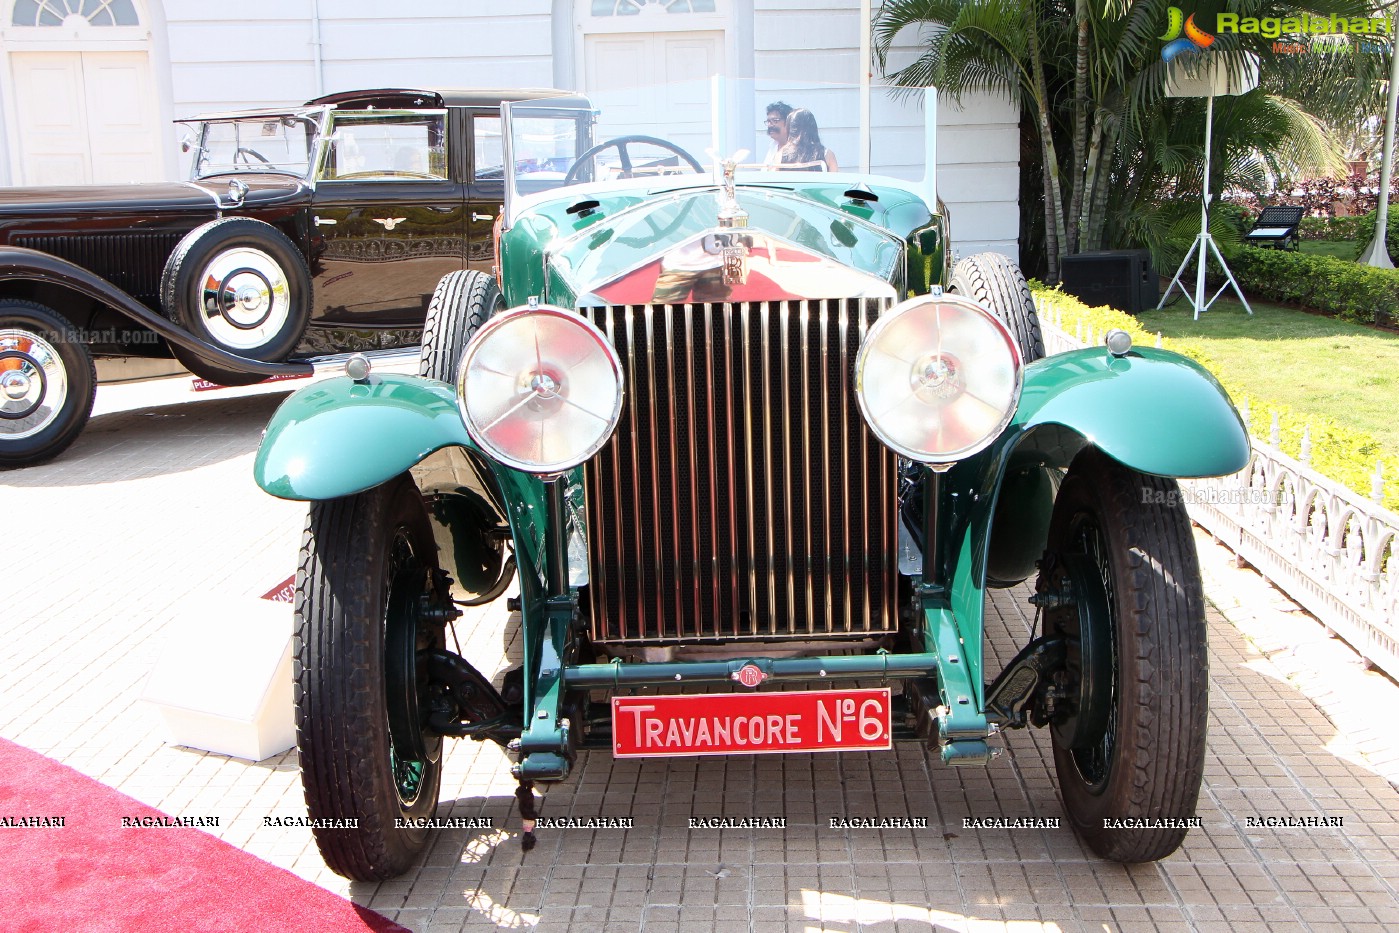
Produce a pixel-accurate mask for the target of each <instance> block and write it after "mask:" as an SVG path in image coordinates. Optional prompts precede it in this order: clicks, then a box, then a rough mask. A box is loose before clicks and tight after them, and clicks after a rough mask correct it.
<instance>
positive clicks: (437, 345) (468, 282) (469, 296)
mask: <svg viewBox="0 0 1399 933" xmlns="http://www.w3.org/2000/svg"><path fill="white" fill-rule="evenodd" d="M504 307H505V299H504V298H502V297H501V294H500V286H498V285H497V284H496V281H495V277H494V276H491V275H487V274H486V273H484V272H478V271H477V270H475V269H463V270H460V271H457V272H449V273H447V274H446V275H444V276H443V277H442V281H440V282H438V283H437V288H436V289H434V290H433V293H432V303H431V304H430V305H429V306H428V309H427V321H426V322H425V323H424V324H423V345H422V347H421V349H419V351H418V375H420V376H426V377H427V378H429V379H439V380H441V381H442V382H449V383H453V384H455V383H456V381H457V367H458V366H459V365H460V364H461V355H462V351H464V350H465V349H466V344H467V342H468V341H469V340H471V338H472V336H473V335H474V334H475V333H476V331H477V330H479V329H480V327H481V325H482V324H484V323H486V321H487V320H489V319H490V318H491V316H492V315H495V314H497V313H499V312H500V311H501V310H502V309H504Z"/></svg>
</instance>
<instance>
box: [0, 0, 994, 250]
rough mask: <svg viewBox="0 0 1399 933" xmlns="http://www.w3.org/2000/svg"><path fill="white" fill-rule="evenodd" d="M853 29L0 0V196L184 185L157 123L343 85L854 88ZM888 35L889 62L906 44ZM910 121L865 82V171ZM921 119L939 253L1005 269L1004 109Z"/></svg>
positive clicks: (786, 21)
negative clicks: (930, 146)
mask: <svg viewBox="0 0 1399 933" xmlns="http://www.w3.org/2000/svg"><path fill="white" fill-rule="evenodd" d="M875 6H876V8H877V6H878V4H877V2H876V3H875ZM861 23H862V14H861V4H860V3H859V2H858V0H399V2H397V3H385V2H383V0H241V2H239V3H237V4H226V3H215V2H211V0H0V186H6V185H57V184H87V183H100V182H127V181H153V180H160V179H173V178H179V177H183V174H184V166H183V164H182V162H181V158H180V154H179V137H180V134H181V131H180V129H179V128H178V127H177V126H176V124H175V123H174V121H175V120H177V119H181V118H187V117H190V116H193V115H195V114H198V113H202V112H209V111H226V110H234V109H244V108H250V107H265V106H284V105H290V104H298V103H302V102H304V101H306V100H309V99H311V98H313V97H317V96H320V95H321V94H326V93H332V92H335V91H343V90H350V89H355V88H370V87H409V88H416V87H422V88H463V87H482V88H489V87H556V88H561V89H566V90H576V91H581V92H583V93H588V92H589V91H590V90H597V89H600V87H601V86H603V85H610V86H613V87H615V86H616V82H617V81H618V80H619V77H620V76H628V77H631V78H633V79H634V81H633V83H634V84H635V85H636V86H639V87H640V86H646V85H655V84H660V83H662V82H664V81H667V80H674V79H677V78H678V79H690V78H694V77H697V76H701V75H708V74H727V75H731V76H735V77H745V78H748V77H752V78H757V79H760V80H774V79H776V80H790V81H793V82H797V81H811V82H833V83H848V84H858V83H859V81H860V79H861V42H860V36H861ZM900 38H901V40H904V41H903V44H902V46H901V47H898V48H896V49H895V53H894V63H895V64H898V63H899V62H901V61H906V60H907V59H908V58H909V57H910V56H911V55H912V54H913V51H914V49H915V48H916V46H915V43H916V42H917V38H918V37H917V36H916V35H914V34H913V32H912V31H909V32H906V33H905V35H904V36H901V37H900ZM761 118H762V115H761V114H758V115H757V117H756V119H757V120H758V121H759V122H761ZM921 120H922V116H921V114H920V113H919V112H918V111H917V109H916V108H915V107H912V106H910V105H907V104H900V103H897V102H895V101H894V100H892V99H890V98H889V97H888V96H887V95H886V93H885V92H884V91H882V90H880V89H879V88H877V87H876V88H875V90H874V91H873V98H872V103H871V122H872V123H873V124H874V125H875V126H876V127H879V128H881V129H884V130H888V129H891V128H894V129H896V128H898V127H902V126H907V127H908V129H909V132H908V133H905V134H899V137H898V138H899V139H900V140H906V144H901V145H899V146H897V147H892V148H896V149H898V150H899V151H897V152H889V151H887V149H888V148H891V147H885V150H882V151H878V152H875V153H874V154H873V161H874V166H873V167H874V168H875V169H876V170H878V171H886V172H888V173H890V174H895V175H899V176H903V177H910V178H913V177H919V176H921V175H922V174H923V163H924V158H923V142H922V136H921V134H920V133H918V132H914V127H916V126H917V125H918V124H919V123H920V122H921ZM938 126H939V133H938V145H937V163H938V188H939V193H940V194H941V196H942V198H943V200H944V201H946V202H947V204H948V207H949V209H950V213H951V215H952V238H953V245H954V248H955V249H956V250H957V251H958V252H959V253H961V254H963V255H968V254H970V253H973V252H977V251H979V250H982V249H995V250H998V251H1000V252H1004V253H1007V254H1008V255H1010V256H1012V257H1017V258H1018V250H1017V235H1018V228H1019V217H1020V214H1019V210H1020V209H1019V203H1018V178H1019V162H1018V159H1019V130H1018V119H1017V114H1016V112H1015V109H1014V108H1013V107H1011V106H1010V104H1009V103H1007V102H1006V101H1004V100H1002V99H992V98H986V97H978V98H968V99H966V100H965V101H964V106H963V107H962V108H961V109H958V108H956V107H954V106H953V105H952V103H951V102H950V101H943V102H942V104H941V106H940V108H939V113H938ZM853 133H854V130H853V129H851V130H850V131H849V132H847V133H845V134H844V135H842V131H841V130H840V129H838V128H837V129H834V130H833V132H832V134H831V135H830V136H829V137H827V138H826V141H827V142H828V143H830V144H831V145H832V148H833V149H835V150H836V151H837V152H838V153H839V152H851V151H853V150H854V149H855V148H856V146H855V137H854V136H853V135H851V134H853ZM823 137H826V132H825V129H824V125H823ZM854 161H855V160H852V159H849V158H843V159H842V162H843V167H847V168H854V167H856V166H855V164H854ZM4 196H5V195H4V190H3V187H0V199H3V198H4Z"/></svg>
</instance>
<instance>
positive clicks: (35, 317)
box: [0, 299, 97, 467]
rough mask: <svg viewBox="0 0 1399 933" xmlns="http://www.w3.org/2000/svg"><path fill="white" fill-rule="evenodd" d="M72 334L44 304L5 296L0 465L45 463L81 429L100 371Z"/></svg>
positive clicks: (0, 329)
mask: <svg viewBox="0 0 1399 933" xmlns="http://www.w3.org/2000/svg"><path fill="white" fill-rule="evenodd" d="M73 336H74V335H73V327H72V325H71V324H69V323H68V321H67V320H65V319H64V318H62V317H61V316H59V315H58V314H57V313H55V312H54V311H52V310H51V309H49V308H47V307H45V306H44V305H41V304H37V303H35V302H32V301H19V300H17V299H3V300H0V467H19V466H32V465H34V464H36V463H43V462H44V461H45V460H50V459H52V458H53V457H56V456H58V455H59V454H61V453H63V451H65V450H67V449H68V445H70V444H72V443H73V441H75V440H77V439H78V435H79V434H80V433H82V430H83V426H84V425H85V424H87V419H88V416H89V415H90V414H92V402H93V399H94V398H95V397H96V394H97V372H96V369H95V368H94V365H93V362H92V354H91V353H89V352H88V349H87V346H86V345H85V344H83V343H80V342H78V341H77V340H74V339H72V337H73Z"/></svg>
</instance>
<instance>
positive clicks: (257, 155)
mask: <svg viewBox="0 0 1399 933" xmlns="http://www.w3.org/2000/svg"><path fill="white" fill-rule="evenodd" d="M239 156H243V161H244V162H246V163H248V164H249V165H252V164H253V163H252V159H249V158H248V156H252V157H253V159H257V160H258V161H259V162H261V163H262V164H263V165H271V164H272V160H271V159H269V158H267V156H265V155H263V154H262V153H261V152H258V151H257V150H256V149H249V148H248V147H246V146H239V147H238V148H237V149H235V150H234V151H233V162H234V164H235V165H236V164H237V163H238V157H239Z"/></svg>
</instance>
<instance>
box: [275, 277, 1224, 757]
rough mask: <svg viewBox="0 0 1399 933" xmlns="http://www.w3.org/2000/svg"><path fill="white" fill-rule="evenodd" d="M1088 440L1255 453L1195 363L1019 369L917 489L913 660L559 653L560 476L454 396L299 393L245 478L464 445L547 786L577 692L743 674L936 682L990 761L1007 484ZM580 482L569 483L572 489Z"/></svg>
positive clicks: (1156, 457)
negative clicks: (1004, 395)
mask: <svg viewBox="0 0 1399 933" xmlns="http://www.w3.org/2000/svg"><path fill="white" fill-rule="evenodd" d="M526 284H527V283H526ZM1089 444H1092V445H1096V446H1097V447H1099V448H1101V449H1102V450H1103V451H1104V452H1105V453H1107V454H1108V455H1110V456H1112V457H1113V458H1115V459H1116V460H1118V461H1120V462H1121V463H1123V464H1125V465H1126V466H1128V467H1131V468H1133V469H1136V470H1139V471H1141V472H1143V473H1151V474H1158V475H1162V476H1172V477H1206V476H1220V475H1224V474H1228V473H1233V472H1235V471H1237V470H1239V469H1242V468H1243V467H1244V466H1245V465H1246V464H1247V462H1248V457H1249V442H1248V437H1247V434H1246V433H1245V430H1244V427H1243V423H1242V421H1241V420H1240V418H1239V416H1238V414H1237V412H1236V411H1235V410H1234V407H1233V405H1232V404H1231V403H1230V401H1229V398H1228V395H1227V393H1226V392H1225V391H1224V389H1223V388H1222V387H1221V386H1220V385H1219V383H1218V382H1217V381H1216V380H1215V379H1214V377H1213V376H1211V375H1210V374H1209V372H1207V371H1206V370H1204V369H1203V368H1202V367H1200V366H1199V365H1198V364H1196V363H1194V362H1193V361H1191V360H1188V359H1186V358H1184V357H1181V356H1179V355H1176V354H1173V353H1169V352H1167V351H1163V350H1154V349H1134V350H1132V351H1131V352H1130V353H1129V354H1128V355H1127V356H1125V357H1121V358H1117V357H1112V356H1110V355H1109V354H1108V353H1107V352H1106V351H1105V350H1103V349H1100V348H1099V349H1086V350H1078V351H1074V352H1070V353H1064V354H1060V355H1056V356H1053V357H1049V358H1047V359H1044V360H1040V361H1038V362H1035V363H1032V364H1031V365H1029V366H1027V367H1026V369H1025V373H1024V390H1023V393H1022V396H1021V400H1020V405H1019V408H1018V410H1017V411H1016V414H1015V416H1014V419H1013V420H1012V422H1011V424H1010V426H1009V427H1008V428H1007V429H1006V430H1005V432H1004V433H1003V434H1002V435H1001V436H1000V437H999V438H998V439H997V440H996V442H995V443H994V444H993V445H992V446H991V447H989V448H988V449H987V450H985V451H983V452H981V453H980V454H978V455H976V456H974V457H972V458H969V459H967V460H964V461H962V462H960V463H958V464H956V465H955V466H953V467H952V468H951V469H950V470H948V471H947V472H946V473H944V474H942V475H941V476H940V477H938V482H939V484H940V495H930V496H929V497H928V498H929V499H930V501H932V502H934V503H937V508H936V509H934V510H932V511H931V512H930V515H929V517H930V520H931V521H932V522H933V523H934V524H935V527H936V533H929V535H928V540H929V541H930V542H933V544H932V546H930V547H929V548H928V549H927V552H926V553H925V554H924V566H923V574H922V575H921V576H920V577H918V578H915V579H914V581H913V582H914V592H915V594H916V598H917V599H918V601H919V603H920V605H919V607H918V608H919V609H921V612H922V621H923V625H922V630H921V633H918V636H919V637H921V641H922V644H921V645H920V646H919V647H921V648H922V650H921V651H917V652H913V653H887V652H881V653H879V654H875V655H867V656H857V657H845V656H842V657H829V656H828V657H811V658H791V659H786V658H784V659H773V658H764V657H751V658H737V659H733V660H728V661H717V662H667V663H655V664H624V663H612V664H575V663H569V662H567V661H566V660H565V659H566V655H567V652H568V650H569V645H570V644H571V642H572V641H573V639H574V626H576V625H577V624H578V621H579V615H578V593H577V590H575V589H572V588H570V587H569V586H568V585H567V582H566V581H567V566H566V564H567V554H566V551H565V549H564V547H563V546H562V545H563V533H562V530H561V529H562V528H563V521H562V515H563V508H564V501H563V500H564V495H565V493H564V481H555V482H552V483H546V482H544V481H542V480H541V479H539V478H538V477H535V476H531V475H528V474H525V473H521V472H518V471H516V470H513V469H510V468H507V467H504V466H501V465H499V464H495V463H493V462H492V461H490V460H489V459H488V458H487V457H486V456H485V455H484V454H482V453H481V451H480V450H479V448H477V446H476V445H475V444H474V442H473V441H472V440H471V439H470V438H469V437H468V436H467V434H466V431H465V428H464V426H463V424H462V420H461V418H460V416H459V414H458V410H457V401H456V395H455V390H454V388H453V387H452V386H449V385H446V384H445V383H441V382H435V381H432V380H428V379H421V378H416V377H410V376H393V375H385V376H379V375H371V376H369V377H368V379H367V380H365V381H362V382H354V381H352V380H350V379H348V378H343V377H342V378H336V379H332V380H328V381H326V382H323V383H319V384H317V385H313V386H308V387H306V388H304V389H302V390H300V391H298V392H297V393H295V394H294V395H292V396H291V397H290V398H289V399H288V400H287V401H286V402H285V403H283V405H282V406H281V407H280V408H279V409H278V411H277V412H276V414H275V415H274V417H273V419H272V422H271V424H270V425H269V427H268V429H267V433H266V436H265V439H264V441H263V444H262V446H261V447H260V449H259V451H258V454H257V458H256V461H255V467H254V470H255V475H256V479H257V482H258V483H259V484H260V485H261V486H262V487H263V489H265V490H266V491H267V492H269V493H271V494H273V495H275V496H279V497H281V498H285V499H299V500H324V499H334V498H338V497H340V496H348V495H352V494H355V493H358V492H361V491H363V490H366V489H370V488H372V487H374V486H376V485H379V484H380V483H383V482H385V481H387V480H389V479H391V478H393V477H395V476H397V475H399V474H401V473H403V472H405V471H407V470H409V469H411V468H412V467H414V466H415V465H416V464H418V463H420V462H421V461H423V460H424V458H427V457H429V456H430V455H432V454H434V453H435V452H437V451H441V450H443V449H445V448H452V447H457V448H461V449H463V450H465V451H467V452H468V453H469V454H470V455H471V457H472V460H473V462H475V463H477V464H479V465H482V466H484V467H485V469H486V470H487V471H488V472H489V474H490V476H491V477H492V478H493V481H494V483H495V484H496V486H497V489H496V492H497V493H498V495H499V498H500V501H502V502H504V503H507V504H508V519H509V522H510V532H511V535H512V537H513V544H514V549H515V552H516V555H517V560H518V564H519V567H520V586H521V614H522V624H523V640H524V663H525V672H524V673H525V677H524V686H525V697H524V710H523V714H524V720H523V729H522V734H521V735H520V737H519V747H518V754H519V764H518V765H517V766H516V769H515V773H516V775H517V776H518V777H520V778H521V779H523V780H545V781H548V780H561V779H563V778H564V777H566V776H567V774H568V771H569V769H570V765H571V759H572V750H573V748H574V747H575V740H576V739H577V737H576V736H570V735H569V731H570V730H571V729H572V728H574V727H573V726H572V725H571V724H570V721H569V710H568V708H567V706H566V699H567V696H568V694H569V692H570V691H574V690H586V689H598V688H612V689H623V688H630V687H639V686H646V685H651V686H659V685H664V684H669V685H671V686H678V685H684V684H694V683H714V684H717V683H726V684H728V683H731V682H732V681H731V678H730V675H731V674H732V673H734V672H735V671H737V670H738V669H739V668H740V667H742V666H743V665H745V664H756V665H757V666H758V667H759V668H760V669H762V670H763V671H764V672H765V673H766V674H768V675H769V677H770V678H771V679H772V680H774V681H795V680H801V681H810V680H816V679H822V678H824V679H828V680H852V679H856V678H870V677H879V678H923V677H931V678H933V679H935V681H936V684H937V690H938V695H939V698H940V701H941V706H940V707H939V709H938V710H937V711H936V714H935V715H936V717H937V723H936V724H937V727H938V735H939V740H940V742H941V743H942V757H943V759H944V760H945V761H947V762H949V763H951V764H973V763H982V762H985V761H986V760H987V759H988V757H989V750H988V747H987V742H986V740H987V738H988V736H989V735H990V734H991V733H992V732H993V731H994V726H995V725H996V723H995V722H994V717H993V716H988V712H987V710H986V707H985V689H986V681H987V677H986V673H987V672H986V671H985V667H984V655H983V612H984V607H985V590H986V586H987V563H988V555H989V553H990V551H991V548H992V540H991V537H992V535H991V532H992V528H993V525H994V519H995V518H996V517H997V516H998V515H999V514H1001V513H1004V514H1005V515H1007V516H1010V517H1011V518H1013V519H1015V520H1016V521H1018V522H1020V523H1021V524H1022V525H1023V527H1025V528H1026V529H1038V533H1039V534H1043V531H1044V529H1046V528H1047V526H1048V515H1047V512H1046V511H1045V508H1046V507H1045V505H1044V503H1043V498H1042V497H1038V496H1034V495H1027V494H1025V493H1024V492H1023V490H1022V487H1020V486H1018V485H1017V484H1014V483H1008V482H1007V476H1008V475H1009V474H1011V473H1012V472H1022V471H1026V470H1029V471H1033V470H1035V469H1042V468H1056V469H1065V468H1067V467H1068V465H1069V463H1070V462H1071V461H1072V459H1073V457H1074V456H1075V455H1076V454H1077V453H1078V452H1079V451H1080V450H1081V449H1083V447H1084V446H1086V445H1089ZM578 473H579V471H577V470H575V471H574V475H573V476H572V477H570V478H569V480H570V481H572V482H577V480H578V478H579V476H578ZM1039 543H1040V545H1041V546H1042V544H1043V542H1042V540H1041V541H1040V542H1039ZM925 581H946V582H945V583H944V582H925Z"/></svg>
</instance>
